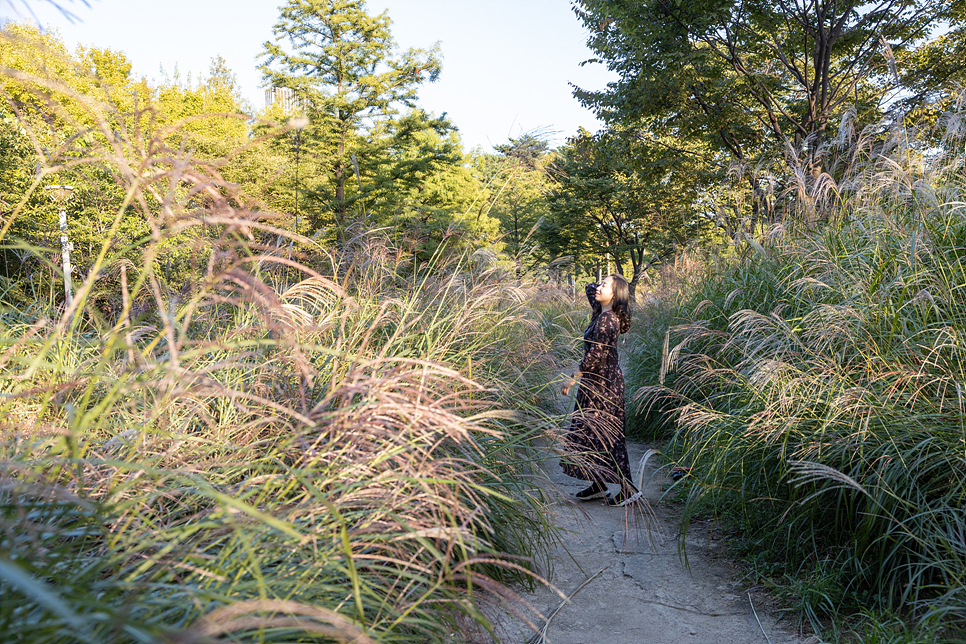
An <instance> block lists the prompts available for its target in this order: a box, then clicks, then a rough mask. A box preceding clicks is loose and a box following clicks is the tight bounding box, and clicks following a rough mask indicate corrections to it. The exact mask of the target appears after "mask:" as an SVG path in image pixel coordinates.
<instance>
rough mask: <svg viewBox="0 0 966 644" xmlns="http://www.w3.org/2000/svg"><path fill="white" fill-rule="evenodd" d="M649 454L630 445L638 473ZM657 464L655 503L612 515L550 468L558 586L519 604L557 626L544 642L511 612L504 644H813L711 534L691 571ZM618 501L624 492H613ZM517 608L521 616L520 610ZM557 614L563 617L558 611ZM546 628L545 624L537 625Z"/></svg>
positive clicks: (505, 617)
mask: <svg viewBox="0 0 966 644" xmlns="http://www.w3.org/2000/svg"><path fill="white" fill-rule="evenodd" d="M647 448H648V446H646V445H641V444H633V443H629V444H628V452H629V454H630V457H631V469H632V470H633V471H634V472H635V475H636V471H637V470H636V464H638V463H640V460H641V457H642V455H643V454H644V452H645V451H646V449H647ZM659 464H660V459H659V458H652V459H649V461H648V467H647V469H646V471H645V475H644V479H645V481H646V482H647V485H646V486H645V489H644V493H645V497H646V498H647V499H648V500H649V501H650V503H649V504H645V505H641V506H638V507H633V508H629V509H628V508H617V507H609V506H606V505H604V504H603V502H602V501H590V502H584V503H579V502H576V501H574V500H572V498H573V494H574V493H575V492H577V491H579V490H580V489H582V488H583V487H585V486H586V484H585V483H584V482H582V481H578V480H576V479H572V478H570V477H568V476H566V475H564V474H563V472H562V471H561V470H560V468H559V466H558V465H557V459H556V458H552V457H549V456H548V459H547V460H546V461H545V464H544V467H545V469H546V471H547V475H548V477H549V480H550V484H549V485H550V486H551V487H552V488H555V489H548V490H547V493H548V495H549V496H551V498H553V499H554V501H553V502H552V504H551V507H550V511H552V512H553V515H554V519H555V521H556V523H557V525H558V526H560V528H561V529H563V530H564V531H565V538H564V543H563V544H562V545H561V546H560V547H558V548H557V550H556V552H554V553H553V557H552V561H553V567H552V570H549V571H545V572H546V574H547V577H548V578H549V580H550V581H551V583H552V584H553V585H554V586H556V588H557V589H559V591H561V592H562V593H564V594H565V595H567V596H568V598H569V599H568V600H567V601H566V602H563V601H562V599H561V597H560V595H558V594H557V593H556V592H554V591H553V590H552V589H550V588H547V587H540V588H538V589H537V590H536V591H535V592H532V593H527V592H522V591H521V596H522V597H523V598H524V599H525V601H526V602H528V603H529V604H530V605H531V606H532V607H533V608H534V609H536V610H537V611H539V613H540V614H541V615H542V616H544V617H550V620H549V624H548V625H547V626H546V629H545V631H544V633H545V635H544V637H545V640H542V639H541V636H540V635H534V632H533V630H532V629H530V628H528V627H527V626H526V625H525V624H524V623H523V622H522V621H521V620H520V619H518V618H516V617H514V616H513V615H512V611H509V610H500V611H498V612H500V615H499V616H497V619H496V620H495V621H496V622H497V626H498V635H499V636H500V639H501V640H502V641H503V642H508V643H511V642H512V643H515V642H519V643H521V644H523V643H525V642H530V643H531V644H533V643H540V642H543V641H546V642H548V643H550V644H625V643H627V644H631V643H633V644H641V643H644V642H647V643H664V644H808V643H810V642H816V641H818V640H816V639H815V638H807V637H804V636H802V635H800V634H798V633H796V632H795V628H794V618H793V617H787V618H785V619H784V620H782V619H780V618H779V616H778V615H776V614H775V613H772V612H771V611H770V610H769V607H770V603H769V598H768V597H767V596H766V595H763V594H756V593H755V592H751V593H749V592H748V591H747V590H746V589H745V588H744V587H743V585H742V583H741V581H740V580H739V576H738V574H737V571H736V570H735V568H734V567H733V566H732V565H731V564H730V562H729V561H728V559H727V558H726V557H724V556H723V551H724V549H725V542H724V541H723V540H721V539H719V538H717V537H716V535H715V534H714V531H713V530H711V529H710V528H709V526H707V525H703V526H701V525H699V526H695V527H693V529H692V531H691V532H690V533H689V534H688V535H687V537H686V539H685V543H686V548H685V552H686V555H687V564H685V562H684V560H683V559H682V553H681V552H680V551H679V546H680V540H679V534H678V527H677V526H678V524H679V521H678V519H679V517H678V516H676V514H675V510H674V509H673V508H670V507H666V506H659V505H658V504H657V501H658V499H659V498H660V496H661V494H662V491H663V489H664V487H665V482H664V480H663V479H662V473H661V472H657V469H658V467H659ZM611 489H612V490H613V491H614V492H616V491H617V489H616V486H611ZM518 608H522V604H521V606H519V607H518ZM558 608H559V610H558ZM530 615H531V618H532V619H533V621H534V622H537V623H538V625H539V626H541V627H543V624H544V622H543V621H542V620H540V619H539V618H537V617H533V613H530Z"/></svg>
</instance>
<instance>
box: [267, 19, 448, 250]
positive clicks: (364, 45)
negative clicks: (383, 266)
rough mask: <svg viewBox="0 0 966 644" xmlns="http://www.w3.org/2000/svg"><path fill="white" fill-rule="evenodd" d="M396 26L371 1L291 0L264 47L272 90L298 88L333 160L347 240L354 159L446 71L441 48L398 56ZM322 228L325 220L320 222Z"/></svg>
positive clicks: (340, 224) (314, 132) (339, 222)
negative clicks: (385, 122) (380, 125)
mask: <svg viewBox="0 0 966 644" xmlns="http://www.w3.org/2000/svg"><path fill="white" fill-rule="evenodd" d="M390 25H391V20H390V19H389V16H388V15H387V14H386V13H385V12H384V13H382V14H380V15H378V16H371V15H369V14H368V13H367V11H366V3H365V2H364V0H288V1H287V2H286V4H285V5H284V6H283V7H282V9H281V15H280V17H279V20H278V22H277V23H276V24H275V26H274V28H273V30H272V31H273V34H274V40H272V41H268V42H266V43H265V48H264V52H263V64H262V66H261V70H262V75H263V78H264V82H265V85H266V86H268V87H285V88H291V89H293V90H295V92H296V95H297V96H298V99H299V103H300V105H301V106H302V107H303V108H304V109H305V111H306V112H307V113H308V116H309V117H310V119H311V121H312V125H311V126H310V128H309V129H308V130H306V135H308V136H313V137H315V138H316V139H317V143H318V144H319V145H321V146H322V148H323V149H325V150H326V154H325V157H326V158H327V159H330V161H329V163H328V165H329V168H328V170H329V172H331V175H332V181H333V184H334V195H332V199H331V201H332V209H333V211H334V214H335V224H336V227H337V232H338V234H339V236H340V238H341V235H342V234H344V229H345V226H346V224H347V220H346V215H347V211H348V206H347V204H348V200H347V197H346V184H347V180H348V179H349V177H351V176H352V173H353V162H352V158H353V157H352V155H353V152H355V151H356V149H357V148H359V147H361V146H363V145H364V144H365V138H364V136H363V135H364V133H365V131H366V129H367V127H369V126H371V125H372V124H373V123H374V122H378V121H380V120H382V119H386V118H391V117H392V116H393V115H395V114H396V113H397V111H398V109H399V107H400V106H407V107H413V106H414V103H415V100H416V97H417V90H418V87H419V86H420V85H421V84H422V83H423V82H426V81H427V80H428V81H435V80H436V79H437V77H438V76H439V72H440V56H439V51H438V47H434V48H433V49H430V50H424V49H410V50H408V51H406V52H405V53H403V54H402V55H401V56H396V55H395V50H396V44H395V42H394V41H393V39H392V35H391V33H390V30H389V28H390ZM313 223H314V224H315V225H316V226H317V225H318V224H319V223H320V222H319V221H315V222H313Z"/></svg>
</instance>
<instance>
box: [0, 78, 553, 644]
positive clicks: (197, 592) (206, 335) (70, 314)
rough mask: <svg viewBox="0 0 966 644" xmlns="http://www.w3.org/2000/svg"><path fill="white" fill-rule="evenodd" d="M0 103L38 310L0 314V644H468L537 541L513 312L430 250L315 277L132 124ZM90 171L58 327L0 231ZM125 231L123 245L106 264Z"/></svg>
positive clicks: (466, 268) (301, 254) (350, 246)
mask: <svg viewBox="0 0 966 644" xmlns="http://www.w3.org/2000/svg"><path fill="white" fill-rule="evenodd" d="M11 77H12V78H14V79H16V80H17V82H18V83H20V85H19V87H20V88H21V90H22V91H23V92H24V93H25V94H29V95H31V96H33V99H32V100H33V101H35V102H36V105H39V106H43V107H44V108H45V109H46V111H47V113H48V114H52V115H56V116H57V118H58V119H63V120H62V121H58V123H59V124H60V125H58V127H59V128H61V129H59V130H45V129H44V126H43V124H44V123H45V121H44V120H39V121H38V120H35V119H31V118H27V117H26V115H25V114H24V113H23V111H22V110H21V108H22V106H23V102H22V97H21V98H20V99H18V101H20V102H18V103H16V104H14V103H13V102H11V103H10V104H11V105H15V106H16V105H19V106H20V107H17V109H18V110H21V111H20V112H18V113H19V114H20V115H21V118H20V121H19V122H20V125H21V127H23V128H24V131H25V132H26V135H27V136H29V138H30V140H31V141H32V142H33V145H34V148H33V150H34V153H35V154H36V155H37V158H38V160H39V165H38V172H37V176H36V180H35V181H34V182H33V183H32V185H30V186H29V188H28V193H27V194H25V195H24V197H23V200H22V202H21V203H20V204H19V206H15V207H13V208H12V209H11V210H10V211H5V213H4V218H5V221H4V224H5V226H4V227H3V229H2V230H0V242H2V243H3V244H5V245H7V246H8V247H16V248H17V249H18V250H19V251H21V252H24V253H25V254H24V255H23V256H24V257H25V258H26V260H25V263H29V262H34V263H35V265H36V267H37V270H38V271H40V272H43V271H44V270H46V271H47V276H48V277H47V278H46V279H47V280H48V281H47V282H46V283H47V284H48V285H49V293H46V294H44V297H45V299H43V300H41V301H35V300H32V299H29V298H28V299H24V297H23V294H24V293H25V291H24V290H22V289H13V288H11V289H9V290H7V291H5V293H3V294H0V297H2V299H3V302H2V304H3V309H2V313H0V374H2V375H0V632H2V633H6V634H8V635H12V636H14V637H15V641H18V642H45V643H47V642H77V641H80V642H92V643H93V642H97V643H98V644H103V643H105V642H160V641H168V642H171V641H181V642H212V641H233V642H272V641H285V642H290V641H344V642H349V641H351V642H360V643H361V642H413V641H453V640H454V639H456V640H460V639H462V638H469V637H473V636H475V635H474V634H484V635H485V633H486V631H487V630H489V629H490V628H491V626H490V623H489V621H488V620H487V618H486V615H485V613H484V611H483V607H484V606H485V605H486V604H487V603H488V602H492V601H499V600H507V599H509V600H510V604H509V605H512V606H518V605H519V602H518V601H516V599H515V596H514V595H513V592H512V591H511V590H509V587H508V586H507V584H508V583H510V582H521V581H525V582H532V581H533V580H534V579H536V578H537V570H538V566H537V561H538V560H539V559H540V557H542V556H543V553H544V552H545V546H546V545H547V544H548V543H549V541H550V540H551V539H553V538H554V536H553V532H552V529H551V527H550V526H549V525H548V524H547V523H546V521H545V519H544V518H543V517H544V515H543V513H542V509H543V499H542V496H541V494H540V492H539V490H538V488H537V486H536V481H535V480H534V479H533V476H534V474H533V471H532V470H531V469H530V468H529V467H527V464H528V463H529V462H530V461H531V459H532V453H531V449H530V443H529V439H530V435H531V434H532V433H533V432H535V431H537V427H539V426H540V424H541V423H539V422H537V421H536V420H534V418H535V417H536V416H538V415H539V410H538V409H537V408H536V407H534V406H533V405H535V404H536V403H538V402H539V390H540V388H541V387H542V386H543V385H544V383H545V382H546V380H547V378H548V374H549V372H550V369H551V368H552V367H553V363H554V359H553V353H552V351H551V350H550V345H549V344H548V341H547V339H546V336H545V335H544V334H543V328H544V326H545V325H544V323H543V322H542V321H541V318H540V316H538V315H534V313H533V311H531V310H530V308H529V306H530V304H531V303H532V302H533V300H534V294H533V289H531V288H530V287H527V286H525V285H524V286H519V285H516V286H511V285H508V284H507V283H506V282H504V281H503V280H502V279H501V277H500V275H499V273H497V272H494V271H493V270H490V269H488V266H487V262H488V260H487V257H486V256H482V255H475V256H472V257H466V256H455V257H450V256H448V255H447V253H446V248H445V246H444V248H443V249H441V252H440V253H439V254H438V255H437V257H436V258H435V259H434V263H433V265H432V266H429V267H428V268H427V267H422V268H421V267H416V266H412V265H410V264H408V263H407V259H408V258H409V257H412V254H411V253H409V252H408V251H407V250H405V249H401V248H399V247H395V246H393V245H392V244H390V243H389V242H388V240H387V239H386V238H385V237H383V236H381V235H380V234H379V232H378V231H368V230H365V228H364V227H360V228H359V229H357V230H356V231H355V234H354V236H351V237H352V238H351V239H350V240H349V241H348V242H347V243H346V244H345V245H344V246H343V247H342V248H341V249H340V250H339V251H337V252H336V251H331V250H326V249H325V248H322V247H320V246H318V245H317V244H316V243H315V242H314V241H313V240H312V239H308V238H305V237H301V236H298V235H294V234H292V233H290V232H287V231H286V230H285V229H284V227H282V226H281V225H280V222H284V221H286V219H285V218H279V217H276V216H273V215H271V214H269V213H264V212H259V211H257V210H254V209H251V208H249V207H248V206H247V205H246V204H250V203H251V202H249V201H246V200H245V199H244V197H243V196H242V195H238V194H236V192H235V190H234V189H233V187H232V186H231V185H230V184H227V183H226V182H224V181H223V180H222V179H221V176H220V174H219V166H218V163H216V162H203V161H201V160H199V159H197V158H194V157H193V155H192V153H191V151H190V150H188V149H186V147H185V146H183V145H180V146H179V145H173V144H172V141H173V140H175V141H176V140H177V137H176V136H175V137H172V132H175V133H176V128H175V129H172V127H174V126H166V127H167V129H166V130H164V131H159V130H157V129H155V128H154V123H155V119H154V115H153V113H152V108H151V106H150V105H148V106H144V107H143V109H138V110H135V111H134V112H126V113H120V112H118V111H117V110H115V109H114V107H112V105H111V104H109V103H103V102H100V101H98V100H96V99H95V98H92V97H91V96H87V95H79V94H77V93H75V92H73V91H72V90H70V89H69V88H67V87H65V86H62V85H60V84H59V83H58V82H57V80H56V79H51V78H39V77H31V76H28V75H26V74H23V73H17V74H14V75H13V76H11ZM7 98H9V96H8V97H7ZM65 103H70V105H71V109H70V110H66V109H64V108H63V105H64V104H65ZM79 109H80V110H82V111H83V114H84V115H85V118H84V120H70V119H69V118H68V117H69V116H70V115H71V114H76V113H77V110H79ZM226 118H227V117H226ZM37 123H41V124H42V125H41V126H38V125H37ZM65 128H66V129H65ZM279 131H280V132H282V133H284V128H281V129H280V130H279ZM92 166H93V167H96V168H97V169H98V170H99V171H105V172H107V173H108V174H109V175H111V176H113V177H114V179H115V180H116V181H117V183H118V185H119V186H120V187H121V189H122V191H123V194H124V195H125V197H124V200H123V202H122V203H117V204H115V206H116V211H115V213H114V227H113V228H111V229H110V230H107V231H105V235H104V243H103V246H102V247H101V248H100V249H99V251H98V253H97V255H96V256H95V257H94V258H93V259H92V260H91V267H90V269H89V270H88V271H87V272H86V274H83V275H80V279H77V278H76V277H75V289H76V290H75V293H74V300H73V304H72V305H71V306H69V307H64V306H63V302H62V299H61V295H60V294H62V283H61V282H59V279H58V277H57V273H56V270H55V269H56V267H57V265H56V264H54V263H53V262H49V260H45V257H49V253H51V251H50V250H47V249H26V250H25V249H24V245H23V244H22V243H21V242H19V241H18V240H15V239H11V238H9V237H7V232H8V231H9V228H10V223H11V222H12V221H14V220H15V219H16V218H18V217H26V216H29V212H28V211H27V210H26V209H25V208H24V204H27V203H30V200H31V198H32V195H33V193H35V192H36V191H38V190H42V189H43V188H44V186H45V185H48V184H51V183H58V184H62V183H69V181H70V176H71V173H72V172H75V171H81V170H83V169H84V168H86V167H92ZM132 212H133V213H136V215H137V216H139V217H142V218H143V221H144V222H146V223H147V225H148V228H149V230H150V234H149V235H148V237H147V238H146V239H143V240H141V241H140V242H138V243H136V244H135V245H133V246H131V247H125V248H121V249H118V248H116V247H115V242H114V240H115V239H116V237H115V235H114V233H115V232H116V229H117V227H118V226H119V225H120V223H121V222H122V220H124V218H125V217H130V216H131V214H132ZM172 249H175V250H176V251H177V254H176V256H177V257H178V260H177V265H176V266H175V267H174V273H175V274H176V275H178V276H180V277H179V278H178V280H174V279H172V278H170V277H169V276H170V274H171V266H170V263H169V262H166V261H163V260H162V259H161V258H162V257H163V256H164V254H165V253H169V252H172ZM132 257H134V258H136V259H137V261H134V260H132V259H131V258H132ZM45 261H46V262H48V263H45ZM40 284H41V286H40V287H38V288H44V286H43V284H44V282H42V281H41V282H40ZM92 294H98V297H97V298H96V299H95V298H94V297H93V295H92ZM508 409H517V410H522V411H516V412H510V411H507V410H508ZM524 412H531V415H530V416H527V415H526V414H525V413H524Z"/></svg>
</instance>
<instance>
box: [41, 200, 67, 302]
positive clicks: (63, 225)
mask: <svg viewBox="0 0 966 644" xmlns="http://www.w3.org/2000/svg"><path fill="white" fill-rule="evenodd" d="M47 189H48V190H49V191H50V198H51V199H53V200H54V201H55V202H57V203H58V204H59V205H60V255H61V257H62V258H63V260H64V301H65V302H66V304H65V305H64V309H65V310H66V309H69V308H70V305H71V304H73V303H74V290H73V288H71V280H70V274H71V271H72V270H73V269H72V267H71V265H70V251H71V250H72V249H73V248H74V245H73V244H72V243H70V240H69V239H68V238H67V207H66V206H65V205H64V204H65V203H66V202H67V200H68V199H70V195H71V193H72V192H73V191H74V186H48V187H47Z"/></svg>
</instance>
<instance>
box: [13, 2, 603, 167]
mask: <svg viewBox="0 0 966 644" xmlns="http://www.w3.org/2000/svg"><path fill="white" fill-rule="evenodd" d="M24 2H26V3H27V4H26V6H28V7H29V9H31V10H33V11H34V12H35V14H36V15H37V17H38V19H39V20H40V21H41V23H43V24H46V25H49V26H51V27H53V28H55V29H57V30H58V31H59V32H60V34H61V36H62V37H63V38H64V40H65V41H66V42H67V43H68V45H69V46H71V47H73V45H75V44H78V43H79V44H84V45H94V46H98V47H108V48H110V49H114V50H119V51H123V52H125V53H126V54H127V56H128V58H129V60H130V61H131V63H132V64H133V66H134V74H135V75H136V76H145V77H147V78H149V79H152V78H154V79H160V78H161V77H162V75H161V69H162V68H163V69H164V71H165V72H166V73H167V74H169V75H170V74H171V72H172V71H173V70H174V69H175V67H176V66H177V68H178V70H179V72H180V74H181V77H182V78H185V77H186V76H187V75H188V74H189V73H190V74H192V75H193V76H194V77H197V76H198V74H205V73H206V72H207V70H208V68H209V65H210V62H211V59H212V57H214V56H222V57H223V58H224V59H225V60H226V61H227V63H228V66H229V67H230V68H231V69H232V71H234V72H235V74H236V76H237V77H238V81H239V84H240V86H241V90H242V93H243V95H244V96H245V98H246V99H247V100H248V101H249V102H250V103H251V104H252V105H253V106H254V107H256V108H260V107H261V106H262V105H263V103H264V93H263V91H261V90H260V89H259V86H260V83H261V78H260V76H259V74H258V71H257V69H256V58H257V57H258V54H259V53H260V52H261V49H262V43H264V42H265V40H267V39H269V38H271V29H272V25H274V24H275V21H276V19H277V17H278V6H279V5H280V4H281V0H90V2H89V4H90V7H86V6H84V2H83V0H73V2H71V0H61V4H62V5H64V6H65V7H66V8H68V9H69V10H71V11H73V13H74V14H75V15H76V16H77V17H78V18H79V19H80V22H77V23H75V24H71V23H70V22H69V21H68V20H67V19H65V18H64V17H63V16H62V15H61V14H60V13H58V12H57V11H56V10H55V9H53V8H52V7H51V6H50V5H48V4H47V3H46V2H45V1H44V0H0V18H3V19H17V18H18V16H17V14H16V13H15V12H14V8H18V9H19V11H20V14H19V17H20V19H32V18H31V16H30V14H29V12H28V11H26V10H25V9H24V6H25V5H24ZM367 6H368V8H369V11H370V13H379V12H381V11H383V10H388V12H389V16H390V17H391V18H392V20H393V28H392V31H393V36H394V37H395V39H396V42H397V43H398V44H399V46H400V47H401V48H402V49H407V48H409V47H430V46H432V45H433V43H435V42H437V41H439V42H440V45H441V47H442V53H443V73H442V76H441V78H440V80H439V81H438V82H437V83H435V84H431V85H425V86H424V88H423V90H422V91H421V101H420V104H421V105H422V107H423V108H424V109H427V110H430V111H432V112H435V113H437V114H440V113H442V112H447V113H448V114H449V116H450V118H451V119H452V120H453V122H454V123H455V124H456V126H457V127H459V129H460V131H461V133H462V136H463V143H464V145H465V147H466V148H467V149H469V148H472V147H474V146H477V145H479V146H482V147H483V148H484V149H486V150H488V149H489V148H490V146H491V145H494V144H499V143H502V142H504V141H506V139H507V137H508V136H514V137H516V136H519V135H520V134H522V133H524V132H528V131H533V130H537V129H544V130H550V131H553V132H554V133H555V134H554V135H553V136H551V137H550V142H551V143H552V144H558V143H562V142H563V140H564V139H565V138H566V137H567V136H568V135H570V134H573V133H575V132H576V130H577V128H578V127H580V126H583V127H585V128H587V129H589V130H591V131H594V130H596V129H598V127H599V123H598V122H597V121H596V119H595V118H594V116H593V114H592V113H591V112H589V111H588V110H585V109H583V108H582V107H581V106H580V104H579V103H578V102H577V100H576V99H575V98H573V96H572V95H571V91H572V90H571V87H570V86H569V85H568V83H574V84H576V85H578V86H580V87H585V88H588V89H598V88H603V87H604V86H605V85H606V83H607V81H608V80H609V79H610V78H611V76H610V75H609V74H608V72H607V71H606V70H605V69H604V67H603V66H602V65H596V64H595V65H586V66H584V67H581V66H580V62H581V61H583V60H586V59H588V58H590V57H591V53H590V51H589V50H588V49H587V48H586V46H585V44H584V43H585V40H586V34H585V32H584V31H583V29H582V27H581V25H580V23H579V22H578V20H577V18H576V16H575V15H574V14H573V12H572V11H571V8H570V3H569V0H369V1H368V3H367Z"/></svg>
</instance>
